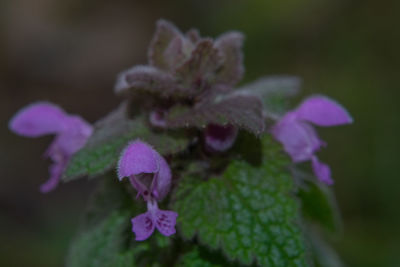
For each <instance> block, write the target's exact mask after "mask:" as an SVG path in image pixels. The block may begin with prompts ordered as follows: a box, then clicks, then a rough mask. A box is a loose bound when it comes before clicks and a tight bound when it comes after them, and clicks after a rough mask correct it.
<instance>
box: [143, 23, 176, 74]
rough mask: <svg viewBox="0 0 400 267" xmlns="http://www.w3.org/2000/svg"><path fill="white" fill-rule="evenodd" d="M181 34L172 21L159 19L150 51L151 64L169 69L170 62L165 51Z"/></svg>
mask: <svg viewBox="0 0 400 267" xmlns="http://www.w3.org/2000/svg"><path fill="white" fill-rule="evenodd" d="M181 36H182V33H181V32H180V31H179V30H178V29H177V28H176V27H175V25H173V24H172V23H171V22H168V21H166V20H162V19H160V20H158V21H157V29H156V32H155V34H154V37H153V40H152V41H151V43H150V47H149V52H148V56H149V62H150V65H152V66H154V67H157V68H160V69H163V70H168V69H169V66H170V64H169V63H168V61H167V60H166V58H165V51H166V50H167V49H168V46H170V44H171V42H172V41H173V40H174V39H175V38H177V37H178V38H179V37H181ZM181 38H183V36H182V37H181Z"/></svg>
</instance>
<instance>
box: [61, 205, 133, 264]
mask: <svg viewBox="0 0 400 267" xmlns="http://www.w3.org/2000/svg"><path fill="white" fill-rule="evenodd" d="M128 226H129V214H127V213H121V212H119V211H115V212H114V213H113V214H112V215H110V216H109V217H108V218H107V219H106V220H104V221H102V222H100V223H99V224H98V225H96V226H95V227H93V228H92V229H90V230H88V231H86V232H83V233H81V235H79V236H78V237H77V239H76V240H75V241H74V242H73V244H72V245H71V250H70V252H69V255H68V258H67V266H68V267H75V266H76V267H86V266H87V267H93V266H98V267H100V266H104V267H108V266H121V267H122V266H126V267H131V266H134V265H133V264H134V262H133V254H132V253H128V251H127V250H126V249H124V242H125V239H126V234H125V233H127V232H126V229H127V228H128Z"/></svg>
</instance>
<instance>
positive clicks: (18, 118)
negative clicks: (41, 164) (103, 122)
mask: <svg viewBox="0 0 400 267" xmlns="http://www.w3.org/2000/svg"><path fill="white" fill-rule="evenodd" d="M9 128H10V129H11V130H12V131H13V132H15V133H16V134H19V135H22V136H26V137H39V136H42V135H47V134H55V135H56V137H55V139H54V141H53V142H52V143H51V145H50V146H49V148H48V149H47V151H46V153H45V156H47V157H49V158H51V159H52V161H53V164H52V165H51V166H50V168H49V173H50V178H49V179H48V180H47V182H46V183H44V184H43V185H41V187H40V191H41V192H43V193H47V192H49V191H51V190H53V189H54V188H55V187H56V186H57V185H58V183H59V181H60V178H61V175H62V172H63V171H64V169H65V168H66V166H67V164H68V161H69V159H70V158H71V156H72V155H73V154H74V153H75V152H77V151H78V150H79V149H81V148H82V147H83V146H84V145H85V143H86V141H87V139H88V138H89V137H90V135H91V134H92V131H93V129H92V126H91V125H90V124H89V123H87V122H86V121H84V120H83V119H82V118H81V117H79V116H75V115H68V114H67V113H65V112H64V111H63V110H62V109H61V108H59V107H58V106H56V105H54V104H51V103H47V102H38V103H34V104H31V105H29V106H27V107H25V108H23V109H21V110H20V111H19V112H18V113H17V114H16V115H14V117H13V118H12V119H11V121H10V123H9Z"/></svg>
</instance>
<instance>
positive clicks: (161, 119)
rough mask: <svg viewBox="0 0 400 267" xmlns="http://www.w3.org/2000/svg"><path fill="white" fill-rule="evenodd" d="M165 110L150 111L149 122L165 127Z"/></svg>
mask: <svg viewBox="0 0 400 267" xmlns="http://www.w3.org/2000/svg"><path fill="white" fill-rule="evenodd" d="M165 114H166V112H165V111H164V110H156V111H152V112H151V113H150V123H151V125H153V126H155V127H160V128H165V127H166V126H167V121H166V120H165Z"/></svg>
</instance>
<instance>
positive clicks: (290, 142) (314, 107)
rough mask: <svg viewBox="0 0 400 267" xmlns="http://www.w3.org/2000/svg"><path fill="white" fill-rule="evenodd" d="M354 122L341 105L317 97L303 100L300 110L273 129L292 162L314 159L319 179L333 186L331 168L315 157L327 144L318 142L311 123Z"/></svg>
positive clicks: (288, 114) (314, 167)
mask: <svg viewBox="0 0 400 267" xmlns="http://www.w3.org/2000/svg"><path fill="white" fill-rule="evenodd" d="M352 122H353V119H352V118H351V116H350V115H349V114H348V112H347V111H346V110H345V109H344V108H343V107H342V106H341V105H339V104H338V103H336V102H335V101H333V100H331V99H329V98H327V97H322V96H314V97H310V98H308V99H306V100H305V101H303V103H302V104H301V105H300V106H299V107H298V108H297V109H295V110H293V111H289V112H287V113H286V114H285V116H284V117H283V118H282V119H281V120H280V121H279V122H278V123H277V124H275V125H274V126H273V128H272V134H273V136H274V137H275V138H276V139H277V140H278V141H280V142H281V143H282V144H283V146H284V149H285V151H286V152H287V153H288V154H289V155H290V156H291V158H292V160H293V162H303V161H307V160H311V162H312V168H313V171H314V173H315V175H316V176H317V178H318V179H319V180H320V181H322V182H324V183H326V184H328V185H330V184H333V180H332V178H331V171H330V168H329V166H328V165H326V164H324V163H322V162H320V161H319V160H318V158H317V157H316V156H315V152H317V151H318V150H319V149H320V148H321V147H322V146H326V143H325V142H324V141H322V140H321V139H319V137H318V135H317V132H316V131H315V129H314V127H313V126H312V125H311V124H310V123H312V124H315V125H318V126H324V127H327V126H336V125H341V124H348V123H352Z"/></svg>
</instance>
